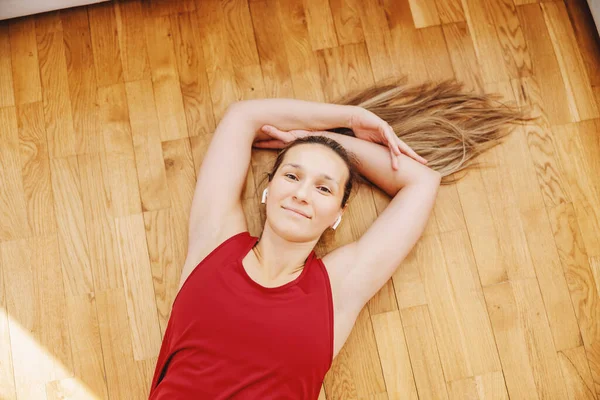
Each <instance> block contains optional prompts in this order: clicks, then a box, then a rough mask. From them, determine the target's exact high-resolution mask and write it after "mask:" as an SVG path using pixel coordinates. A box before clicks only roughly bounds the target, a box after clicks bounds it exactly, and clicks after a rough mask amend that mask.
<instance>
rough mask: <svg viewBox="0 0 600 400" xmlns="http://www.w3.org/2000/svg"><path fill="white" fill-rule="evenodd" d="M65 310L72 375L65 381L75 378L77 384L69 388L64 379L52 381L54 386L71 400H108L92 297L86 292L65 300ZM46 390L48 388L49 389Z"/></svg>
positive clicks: (94, 299)
mask: <svg viewBox="0 0 600 400" xmlns="http://www.w3.org/2000/svg"><path fill="white" fill-rule="evenodd" d="M65 311H66V313H65V315H66V317H67V319H68V320H69V335H70V337H71V346H72V349H73V372H72V373H73V374H74V378H66V379H76V381H75V382H71V384H69V385H67V383H66V382H65V381H64V380H59V381H54V382H55V384H54V385H53V386H54V387H55V388H56V391H58V392H59V393H60V392H63V393H64V391H65V389H67V390H68V391H69V392H70V395H71V396H73V397H75V396H76V395H77V394H79V395H80V396H83V397H91V396H94V397H101V398H107V397H108V389H107V387H106V383H105V382H104V375H105V374H104V359H103V357H102V341H101V338H100V329H99V326H98V315H97V313H96V298H95V295H94V294H93V293H89V294H83V295H79V296H69V297H67V298H66V310H65ZM59 383H62V384H59ZM64 386H66V387H64ZM50 387H52V386H50ZM46 388H47V389H48V386H46ZM48 397H49V398H51V396H48ZM57 398H60V397H57Z"/></svg>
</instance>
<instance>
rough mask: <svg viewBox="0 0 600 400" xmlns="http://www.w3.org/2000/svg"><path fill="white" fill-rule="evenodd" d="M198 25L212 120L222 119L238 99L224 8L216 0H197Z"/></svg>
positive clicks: (238, 93)
mask: <svg viewBox="0 0 600 400" xmlns="http://www.w3.org/2000/svg"><path fill="white" fill-rule="evenodd" d="M197 17H198V26H199V27H200V35H201V43H202V49H203V51H204V60H205V62H206V73H207V76H208V82H209V85H210V93H211V99H212V104H213V113H214V117H215V123H217V124H218V121H220V120H221V118H222V117H223V114H224V113H225V110H226V109H227V107H228V106H229V104H231V103H233V102H235V101H238V100H241V98H242V94H241V91H240V90H239V88H238V86H237V83H236V82H235V76H234V71H233V63H232V59H231V57H230V54H229V35H228V32H227V30H225V29H224V27H223V25H224V18H225V17H224V16H223V10H222V8H221V6H220V4H219V3H218V2H217V1H214V0H210V1H202V2H200V3H198V12H197Z"/></svg>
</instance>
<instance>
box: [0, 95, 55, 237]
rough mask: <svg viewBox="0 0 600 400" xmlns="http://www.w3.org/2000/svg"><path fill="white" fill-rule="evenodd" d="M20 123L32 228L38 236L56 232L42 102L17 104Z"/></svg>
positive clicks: (29, 221) (21, 151) (28, 215)
mask: <svg viewBox="0 0 600 400" xmlns="http://www.w3.org/2000/svg"><path fill="white" fill-rule="evenodd" d="M17 124H18V128H19V149H20V151H19V155H20V157H19V158H20V160H21V176H22V179H23V194H24V196H25V202H26V205H27V206H26V207H27V222H28V224H29V230H30V232H31V233H32V234H33V235H35V236H38V235H47V234H52V233H55V232H56V214H55V212H54V196H53V195H52V184H51V179H50V161H49V157H48V143H47V141H46V128H45V126H44V109H43V105H42V103H31V104H24V105H21V106H19V107H17ZM3 143H4V141H3Z"/></svg>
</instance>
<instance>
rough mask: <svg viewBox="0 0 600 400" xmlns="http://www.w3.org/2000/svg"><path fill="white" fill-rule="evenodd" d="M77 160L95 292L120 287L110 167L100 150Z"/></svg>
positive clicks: (121, 284) (120, 278) (119, 266)
mask: <svg viewBox="0 0 600 400" xmlns="http://www.w3.org/2000/svg"><path fill="white" fill-rule="evenodd" d="M77 162H78V164H79V172H80V174H79V177H80V184H81V193H82V204H83V212H84V216H85V222H86V228H87V229H86V233H87V237H88V243H89V249H90V266H91V270H92V274H93V276H94V288H95V291H96V293H97V292H98V291H102V290H109V289H117V288H122V287H123V279H122V277H121V265H120V262H119V254H118V250H117V236H116V231H115V224H114V219H113V214H114V212H113V211H112V208H113V204H114V203H115V202H116V201H118V199H116V196H115V194H114V193H113V192H112V190H111V182H110V172H109V169H110V168H112V167H113V166H112V165H110V164H109V161H108V159H107V157H106V155H105V154H103V153H100V154H83V155H81V156H79V157H78V159H77Z"/></svg>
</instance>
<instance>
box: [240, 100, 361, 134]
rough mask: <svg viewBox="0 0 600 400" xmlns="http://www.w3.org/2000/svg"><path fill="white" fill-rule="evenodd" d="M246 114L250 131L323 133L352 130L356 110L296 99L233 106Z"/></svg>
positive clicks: (352, 107) (244, 103) (249, 102)
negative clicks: (266, 128) (271, 129)
mask: <svg viewBox="0 0 600 400" xmlns="http://www.w3.org/2000/svg"><path fill="white" fill-rule="evenodd" d="M232 107H233V108H235V109H237V110H238V111H239V112H241V113H243V115H244V120H245V122H247V123H248V124H249V128H250V129H252V130H253V131H258V130H260V128H261V127H262V126H263V125H266V124H268V125H273V126H276V127H277V128H279V129H281V130H292V129H305V130H312V131H320V130H326V129H332V128H338V127H349V126H350V125H349V123H350V118H351V116H352V114H353V112H354V109H355V108H356V107H355V106H346V105H340V104H330V103H319V102H313V101H304V100H296V99H281V98H280V99H255V100H246V101H240V102H237V103H235V104H233V105H232Z"/></svg>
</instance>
